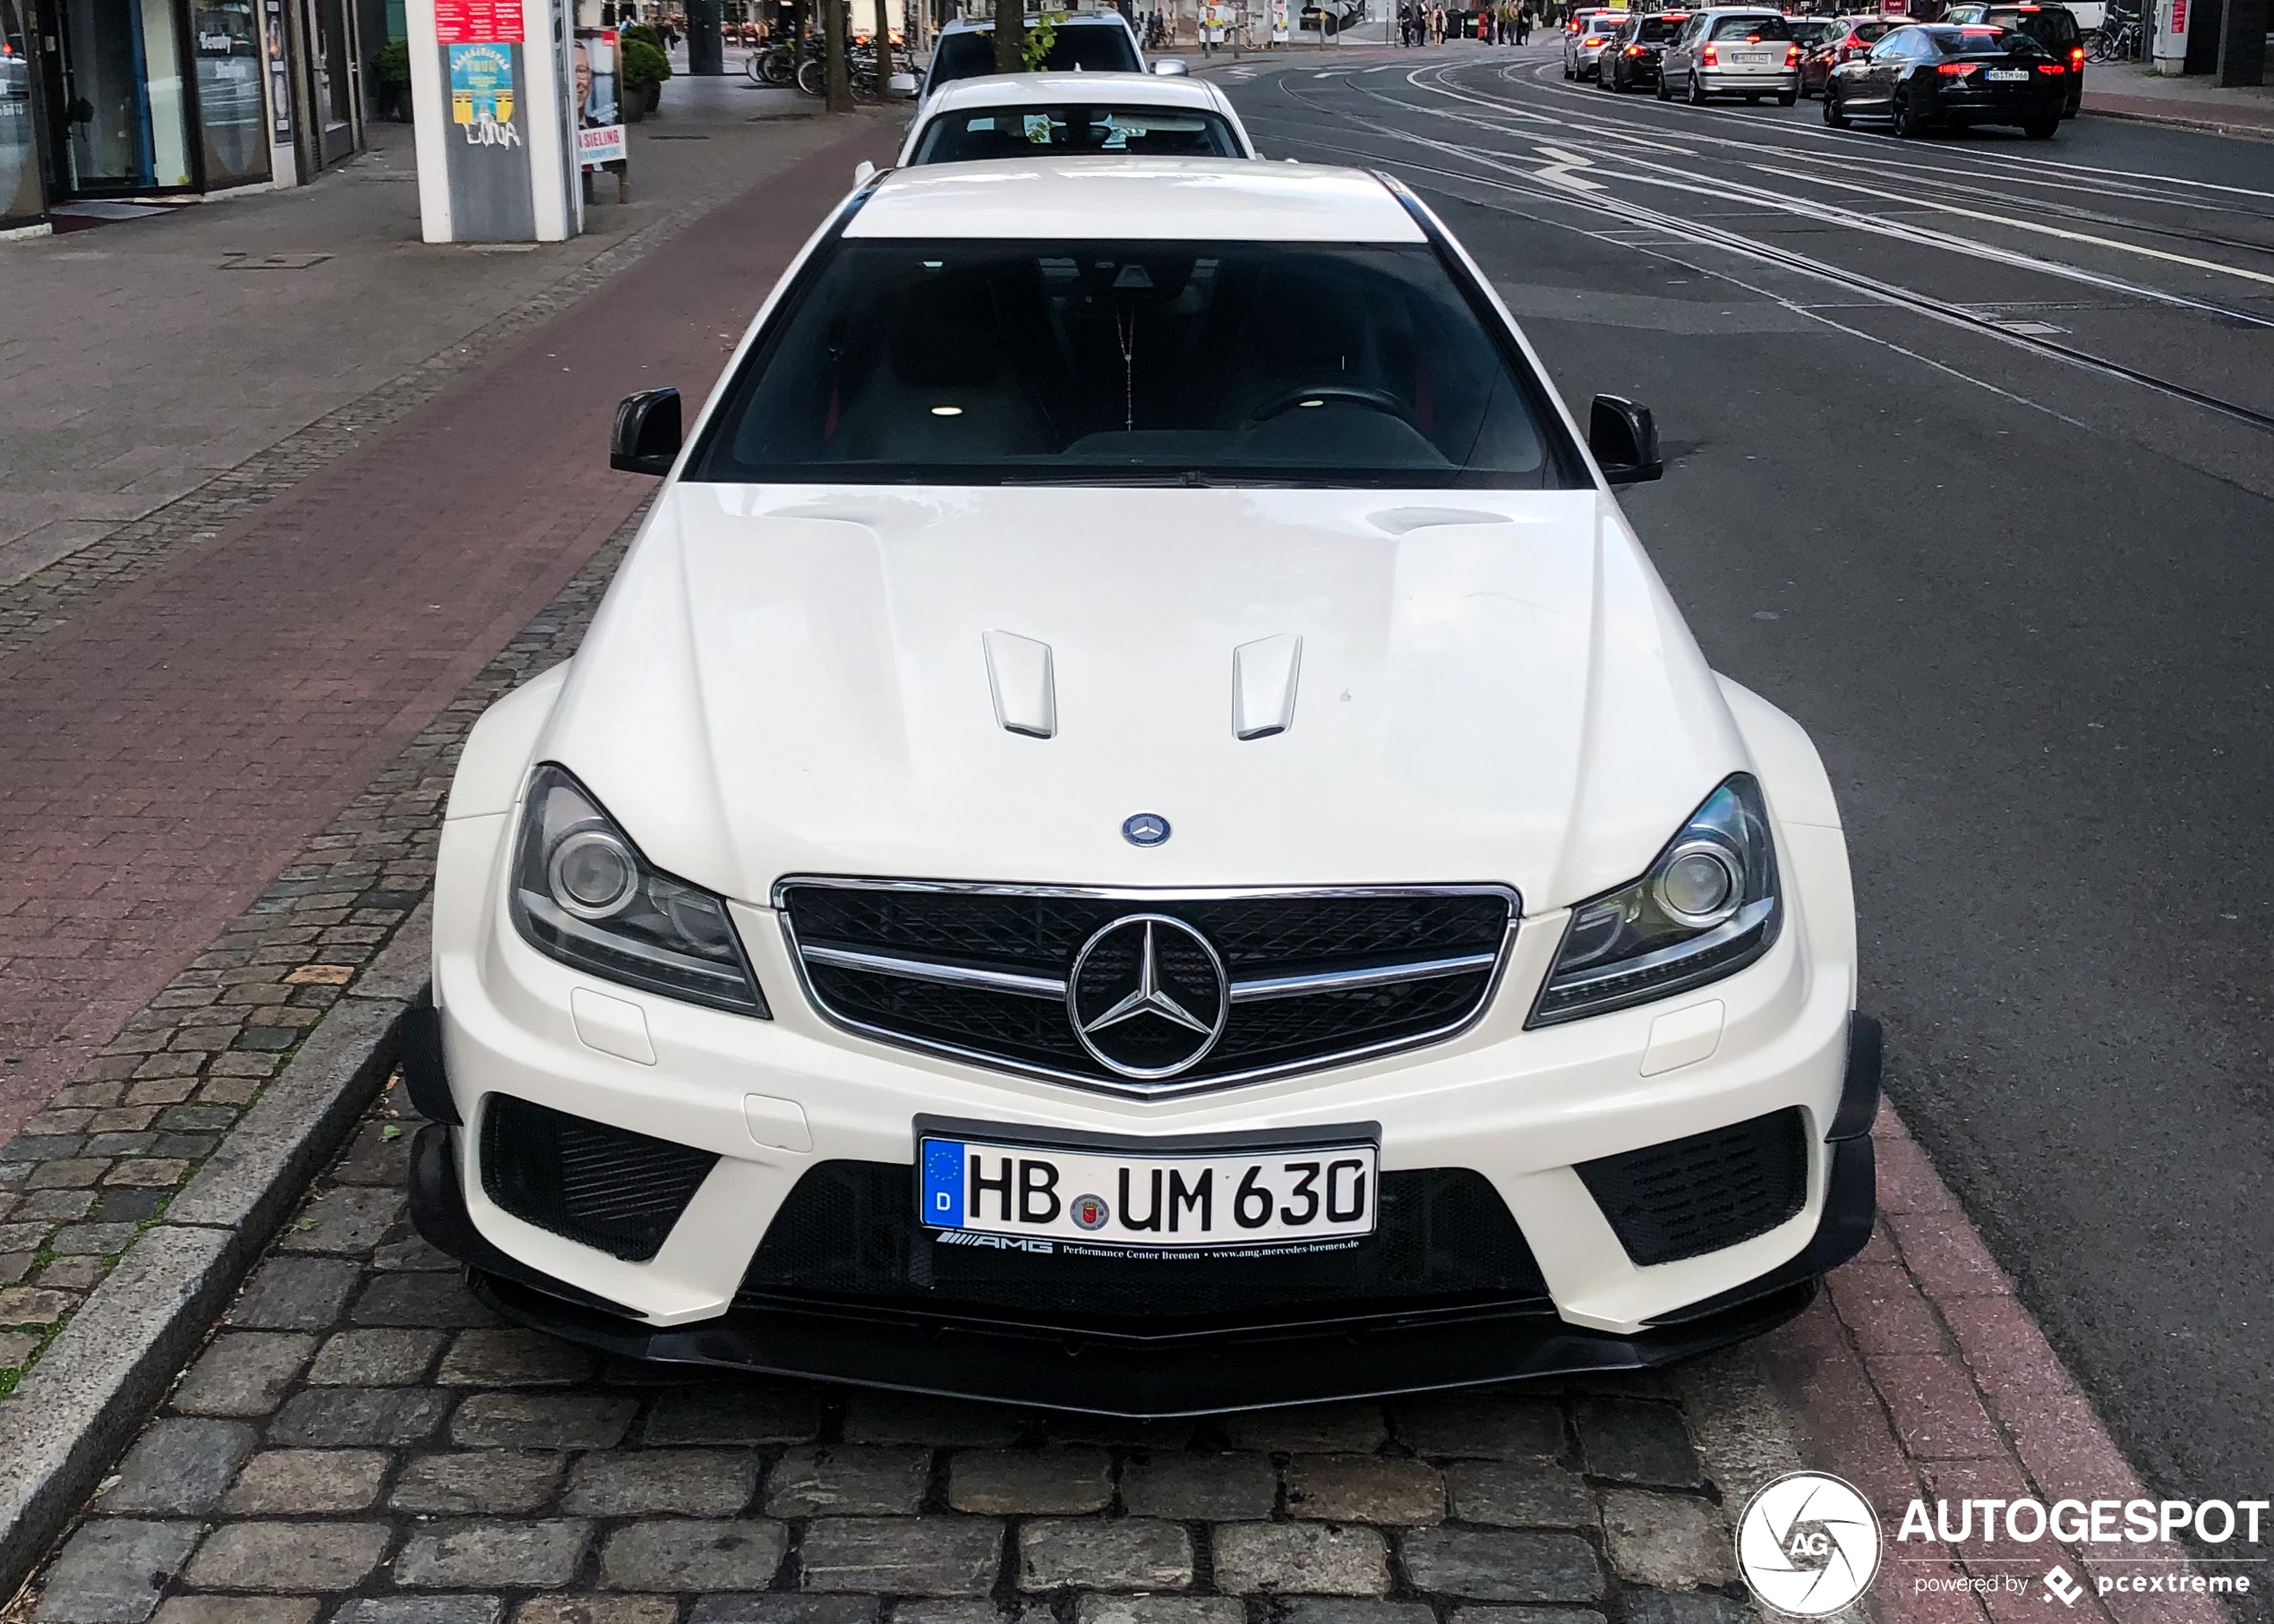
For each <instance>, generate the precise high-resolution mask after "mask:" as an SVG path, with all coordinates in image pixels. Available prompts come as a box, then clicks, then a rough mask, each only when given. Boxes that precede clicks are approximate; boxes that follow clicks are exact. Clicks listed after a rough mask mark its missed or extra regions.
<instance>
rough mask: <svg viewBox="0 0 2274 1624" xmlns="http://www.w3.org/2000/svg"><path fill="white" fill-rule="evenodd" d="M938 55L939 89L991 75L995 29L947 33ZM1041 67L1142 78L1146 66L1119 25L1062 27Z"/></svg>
mask: <svg viewBox="0 0 2274 1624" xmlns="http://www.w3.org/2000/svg"><path fill="white" fill-rule="evenodd" d="M937 53H938V54H937V60H936V61H935V62H934V63H933V64H932V83H933V84H935V85H943V84H945V83H947V82H948V81H950V80H953V79H977V78H979V76H980V75H981V74H984V73H994V72H995V30H993V29H968V30H962V31H961V32H958V33H953V34H943V35H941V36H940V42H939V46H938V47H937ZM1042 67H1043V69H1044V71H1046V72H1047V73H1074V72H1076V71H1077V70H1078V71H1080V72H1081V73H1143V72H1144V69H1145V64H1143V63H1141V62H1140V61H1139V60H1138V59H1137V47H1135V46H1134V45H1133V44H1132V43H1131V41H1130V38H1129V30H1127V29H1125V28H1123V27H1122V26H1121V25H1120V24H1118V23H1115V22H1085V23H1067V22H1062V23H1060V24H1059V25H1058V31H1057V36H1056V38H1053V39H1052V40H1051V41H1050V49H1049V52H1048V53H1047V55H1046V56H1044V57H1043V59H1042Z"/></svg>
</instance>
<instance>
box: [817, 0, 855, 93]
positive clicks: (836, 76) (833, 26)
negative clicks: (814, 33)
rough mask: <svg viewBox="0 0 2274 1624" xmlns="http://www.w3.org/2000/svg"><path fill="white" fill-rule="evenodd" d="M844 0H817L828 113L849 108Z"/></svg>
mask: <svg viewBox="0 0 2274 1624" xmlns="http://www.w3.org/2000/svg"><path fill="white" fill-rule="evenodd" d="M846 43H847V42H846V39H845V0H821V51H822V67H823V70H824V72H825V74H826V76H827V82H828V107H829V110H830V111H831V112H832V113H850V112H851V111H852V105H853V101H852V80H851V77H850V76H849V75H848V74H847V73H846V72H845V46H846Z"/></svg>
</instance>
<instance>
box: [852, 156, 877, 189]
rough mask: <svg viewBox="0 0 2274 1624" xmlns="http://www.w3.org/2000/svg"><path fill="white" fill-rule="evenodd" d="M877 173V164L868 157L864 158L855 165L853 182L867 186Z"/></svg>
mask: <svg viewBox="0 0 2274 1624" xmlns="http://www.w3.org/2000/svg"><path fill="white" fill-rule="evenodd" d="M874 175H876V165H874V164H872V163H870V162H869V161H868V159H867V158H862V159H861V160H860V161H859V163H857V164H855V165H854V166H853V184H854V185H856V186H866V185H867V184H868V183H869V181H870V179H871V178H872V177H873V176H874Z"/></svg>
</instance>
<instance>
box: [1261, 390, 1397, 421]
mask: <svg viewBox="0 0 2274 1624" xmlns="http://www.w3.org/2000/svg"><path fill="white" fill-rule="evenodd" d="M1312 401H1317V402H1319V403H1320V404H1321V405H1323V404H1325V403H1326V402H1328V401H1332V402H1333V403H1334V404H1335V405H1337V406H1364V407H1365V408H1366V409H1367V410H1368V411H1370V412H1384V413H1387V414H1389V415H1390V416H1392V417H1395V418H1397V419H1398V421H1399V422H1401V423H1406V424H1408V425H1411V424H1412V423H1413V421H1414V419H1413V414H1412V413H1411V412H1410V411H1409V410H1408V409H1407V407H1406V403H1405V402H1404V401H1402V400H1400V399H1398V397H1397V396H1395V395H1393V394H1391V393H1390V392H1389V390H1388V389H1361V388H1359V387H1358V386H1357V385H1356V384H1355V383H1319V384H1305V385H1304V387H1303V388H1301V389H1288V390H1287V391H1286V392H1285V393H1283V394H1278V395H1274V396H1272V397H1271V398H1270V399H1269V400H1267V401H1265V402H1264V403H1263V404H1262V405H1261V406H1258V407H1256V408H1255V410H1254V411H1253V412H1252V413H1251V414H1249V415H1250V416H1251V417H1252V418H1253V420H1254V421H1255V422H1257V423H1266V422H1269V421H1270V419H1272V418H1274V417H1277V416H1278V415H1280V414H1281V413H1283V412H1291V411H1293V410H1294V409H1295V407H1297V406H1307V405H1309V404H1310V403H1311V402H1312Z"/></svg>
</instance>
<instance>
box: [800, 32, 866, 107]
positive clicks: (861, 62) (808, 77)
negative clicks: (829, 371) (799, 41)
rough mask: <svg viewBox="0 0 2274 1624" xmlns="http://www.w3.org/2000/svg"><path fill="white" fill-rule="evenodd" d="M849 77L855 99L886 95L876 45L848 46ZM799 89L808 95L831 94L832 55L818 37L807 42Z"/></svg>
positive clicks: (847, 70)
mask: <svg viewBox="0 0 2274 1624" xmlns="http://www.w3.org/2000/svg"><path fill="white" fill-rule="evenodd" d="M845 74H846V77H847V78H848V79H849V80H850V81H851V84H852V93H853V94H854V95H855V96H865V97H868V98H872V99H873V98H876V97H877V96H880V95H881V94H883V91H884V86H883V84H882V83H881V82H880V81H878V79H877V76H876V47H874V46H861V45H856V46H851V47H847V49H846V52H845ZM798 89H799V90H803V91H804V92H805V93H806V94H807V95H808V96H822V95H825V94H827V92H828V90H829V62H828V56H827V55H826V47H825V44H824V42H823V40H822V38H821V36H820V35H818V34H816V35H814V36H813V37H812V38H809V39H808V40H807V41H806V57H805V60H804V61H803V62H800V63H799V64H798Z"/></svg>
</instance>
